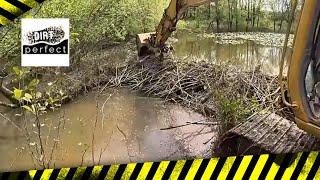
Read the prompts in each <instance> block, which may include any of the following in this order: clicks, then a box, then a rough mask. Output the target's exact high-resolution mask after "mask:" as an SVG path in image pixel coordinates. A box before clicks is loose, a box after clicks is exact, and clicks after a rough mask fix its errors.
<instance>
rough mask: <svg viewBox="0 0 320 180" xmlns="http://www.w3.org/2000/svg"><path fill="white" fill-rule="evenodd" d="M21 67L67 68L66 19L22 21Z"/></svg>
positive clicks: (67, 24) (67, 27)
mask: <svg viewBox="0 0 320 180" xmlns="http://www.w3.org/2000/svg"><path fill="white" fill-rule="evenodd" d="M21 25H22V31H21V32H22V34H21V38H22V39H21V41H22V43H21V46H22V47H21V53H22V54H21V65H22V66H69V20H68V19H56V18H54V19H22V22H21Z"/></svg>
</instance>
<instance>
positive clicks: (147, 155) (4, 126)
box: [0, 33, 281, 171]
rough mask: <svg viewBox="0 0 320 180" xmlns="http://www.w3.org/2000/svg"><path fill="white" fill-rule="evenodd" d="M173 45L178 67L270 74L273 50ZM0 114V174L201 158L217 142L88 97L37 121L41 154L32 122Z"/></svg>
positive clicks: (185, 39) (141, 103)
mask: <svg viewBox="0 0 320 180" xmlns="http://www.w3.org/2000/svg"><path fill="white" fill-rule="evenodd" d="M176 37H178V38H179V40H178V41H177V42H176V43H174V47H175V52H174V56H176V57H178V58H180V59H198V60H199V59H200V60H215V61H224V60H229V61H231V62H234V63H235V64H238V65H240V67H242V68H243V69H244V70H252V69H254V68H256V66H257V65H258V64H262V66H261V68H262V70H263V71H264V72H266V73H268V74H276V73H278V61H279V59H280V55H281V48H277V47H268V46H261V45H257V44H255V43H253V42H251V41H247V42H245V43H244V44H238V45H232V44H218V43H215V42H214V41H213V40H212V39H200V40H199V38H198V37H197V36H195V34H190V33H177V35H176ZM0 99H1V100H3V99H4V98H3V97H1V96H0ZM0 112H1V114H0V154H1V158H0V171H14V170H25V169H35V168H42V167H51V168H54V167H73V166H80V165H93V164H114V163H116V164H118V163H128V162H144V161H161V160H175V159H185V158H196V157H201V158H208V157H211V156H212V143H213V142H215V140H216V139H217V138H218V136H219V134H220V133H219V129H220V128H219V127H217V126H211V127H209V126H203V125H188V126H184V127H181V128H175V129H170V130H161V128H166V127H170V126H178V125H183V124H186V123H188V122H198V121H206V118H205V117H203V116H202V115H200V114H198V113H195V112H193V111H191V110H188V109H185V108H183V107H181V106H179V105H176V104H169V103H164V102H163V101H162V100H161V99H155V98H149V97H142V96H141V95H139V94H136V93H133V92H130V91H129V90H125V89H113V90H107V91H104V92H102V93H101V94H99V96H98V92H97V91H93V92H90V93H88V94H86V95H84V96H82V97H78V98H77V99H76V100H75V101H73V102H71V103H69V104H66V105H63V107H61V108H60V109H58V110H56V111H54V112H48V113H47V114H45V115H42V116H40V118H39V121H40V127H41V128H40V134H41V141H42V146H43V151H44V153H41V151H42V150H41V147H40V144H41V143H40V141H39V136H38V134H39V131H38V128H37V124H36V121H35V118H34V117H33V116H32V115H30V114H26V115H21V112H20V110H19V109H17V110H14V111H13V110H10V109H6V108H1V109H0ZM12 123H15V124H16V125H17V126H18V127H16V126H14V125H13V124H12Z"/></svg>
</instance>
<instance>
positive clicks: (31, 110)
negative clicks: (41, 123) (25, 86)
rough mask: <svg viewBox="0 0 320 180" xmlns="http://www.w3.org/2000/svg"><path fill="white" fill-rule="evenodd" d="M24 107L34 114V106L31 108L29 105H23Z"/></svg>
mask: <svg viewBox="0 0 320 180" xmlns="http://www.w3.org/2000/svg"><path fill="white" fill-rule="evenodd" d="M22 108H24V109H26V110H27V111H29V112H31V113H33V114H35V111H33V109H32V108H30V107H29V106H26V105H24V106H22Z"/></svg>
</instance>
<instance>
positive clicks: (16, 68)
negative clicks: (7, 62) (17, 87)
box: [12, 66, 20, 76]
mask: <svg viewBox="0 0 320 180" xmlns="http://www.w3.org/2000/svg"><path fill="white" fill-rule="evenodd" d="M12 70H13V72H14V73H15V74H16V75H18V76H19V75H20V69H19V68H18V67H17V66H14V67H13V68H12Z"/></svg>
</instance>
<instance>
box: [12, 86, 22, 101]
mask: <svg viewBox="0 0 320 180" xmlns="http://www.w3.org/2000/svg"><path fill="white" fill-rule="evenodd" d="M22 92H23V90H21V89H16V88H15V89H14V90H13V98H15V99H16V100H20V99H21V96H22Z"/></svg>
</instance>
